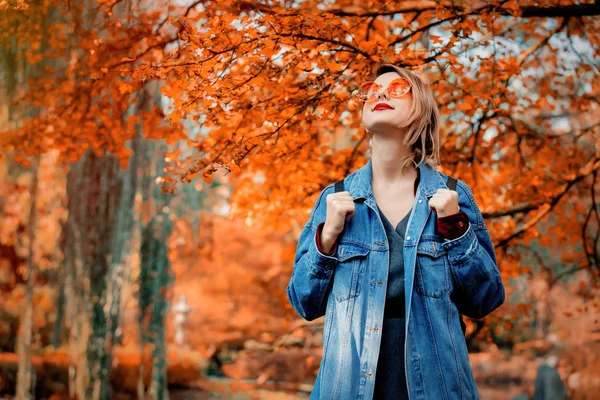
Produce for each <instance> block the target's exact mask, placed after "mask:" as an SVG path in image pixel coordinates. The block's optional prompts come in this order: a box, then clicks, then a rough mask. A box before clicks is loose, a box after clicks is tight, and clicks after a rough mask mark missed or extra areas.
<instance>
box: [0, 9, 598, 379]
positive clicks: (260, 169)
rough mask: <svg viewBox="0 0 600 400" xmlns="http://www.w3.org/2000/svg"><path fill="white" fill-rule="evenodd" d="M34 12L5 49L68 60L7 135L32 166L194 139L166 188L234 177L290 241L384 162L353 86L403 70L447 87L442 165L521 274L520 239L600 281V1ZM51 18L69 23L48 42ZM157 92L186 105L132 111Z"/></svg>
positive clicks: (249, 201) (30, 94) (32, 84)
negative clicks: (354, 174)
mask: <svg viewBox="0 0 600 400" xmlns="http://www.w3.org/2000/svg"><path fill="white" fill-rule="evenodd" d="M18 3H19V4H18V7H17V6H14V8H13V9H11V10H10V11H8V12H9V13H10V15H9V18H5V19H3V20H0V40H1V41H2V46H3V48H9V49H10V48H14V47H15V40H14V38H18V39H19V40H18V42H17V43H18V46H21V47H22V48H24V49H25V50H24V51H23V57H26V58H27V60H28V62H30V63H36V62H39V61H40V60H54V61H55V64H56V66H54V67H48V68H47V69H46V71H45V72H46V73H45V74H43V75H41V76H39V77H36V78H34V79H30V80H28V81H27V82H26V85H24V87H23V88H22V89H20V90H18V91H16V90H13V92H11V93H13V94H14V95H13V96H11V99H12V101H13V103H11V104H14V107H15V108H18V106H19V105H22V104H35V105H36V106H38V107H39V108H40V109H41V110H42V112H40V114H39V115H37V116H35V117H32V118H30V119H26V120H24V121H23V123H22V124H19V125H18V126H10V127H7V128H6V129H4V132H3V134H2V136H1V137H0V146H1V147H2V148H3V149H6V151H10V154H11V157H14V160H16V161H19V162H22V163H24V164H27V163H28V162H29V160H30V158H31V157H35V156H36V155H39V154H42V153H44V152H46V151H48V150H49V149H58V150H60V155H61V160H62V161H63V162H65V163H75V162H76V161H77V160H79V159H81V158H82V156H83V155H84V154H86V152H87V151H88V150H89V151H93V152H94V153H95V154H96V156H97V157H100V156H102V155H104V154H110V155H111V156H113V157H115V158H114V159H115V160H118V164H119V166H120V167H122V168H125V167H127V166H128V165H129V163H130V158H131V157H132V150H131V149H130V148H129V147H128V146H127V144H126V143H128V142H129V141H131V140H133V138H134V137H135V132H136V126H138V125H139V126H140V127H141V131H142V132H143V135H144V137H145V138H148V139H161V140H165V141H166V142H167V143H168V144H178V145H179V148H178V149H177V150H175V151H170V152H168V153H167V154H165V157H166V159H165V160H166V161H167V165H166V174H165V176H164V177H163V178H161V179H160V182H159V183H160V184H162V185H163V189H164V190H165V192H174V191H175V190H176V189H177V185H180V184H182V183H183V184H185V183H188V182H191V181H192V180H193V179H205V180H206V181H210V180H211V177H212V174H213V173H214V172H215V171H216V170H217V169H220V168H223V169H225V170H226V171H228V172H230V174H229V176H230V178H231V182H232V183H233V184H234V185H235V191H234V194H233V197H232V199H231V204H232V213H233V215H234V216H240V215H246V216H249V217H250V218H252V219H253V220H254V221H255V222H256V223H257V224H260V225H262V226H263V227H264V228H265V229H273V230H278V231H282V232H287V231H289V230H290V227H291V226H292V225H294V224H296V225H298V224H300V225H301V224H302V223H303V222H304V221H306V219H307V216H308V212H309V210H310V209H311V208H312V206H313V205H314V202H315V199H316V196H317V195H318V193H319V192H320V190H321V189H322V188H323V187H324V186H326V185H328V184H329V183H332V182H334V181H336V180H338V179H339V178H341V177H343V176H345V175H347V174H348V173H350V172H351V171H353V170H355V169H357V168H358V167H360V166H362V165H363V164H364V162H365V161H366V158H367V157H368V143H367V141H366V140H365V133H364V130H363V129H362V128H361V119H360V112H359V108H360V104H359V103H358V102H357V101H356V100H355V99H354V98H353V96H352V94H353V92H354V91H355V90H356V89H357V88H358V86H359V84H360V83H361V82H362V81H364V80H366V79H368V78H370V77H371V72H372V71H373V68H374V66H376V65H377V64H378V63H394V64H397V65H400V66H403V67H407V68H411V69H414V70H416V71H419V73H420V74H421V75H422V76H423V78H424V79H425V80H426V81H428V82H429V84H430V86H431V88H432V89H433V90H434V93H435V96H436V100H437V102H438V105H439V107H440V110H441V113H442V117H443V118H442V119H443V124H442V126H441V147H442V150H441V153H442V160H441V169H442V171H444V172H447V173H449V174H451V175H453V176H456V177H459V178H460V179H462V180H464V181H465V182H467V183H468V184H469V185H470V186H471V187H472V188H473V191H474V194H475V197H476V201H477V204H478V205H480V207H481V209H482V211H483V216H484V218H485V219H486V224H487V225H488V227H489V229H490V231H491V233H492V237H493V239H494V242H495V246H496V251H497V255H498V260H499V262H500V267H501V270H502V274H503V277H504V278H505V279H506V280H508V279H509V278H511V277H517V276H519V275H520V274H522V273H523V272H527V271H528V268H527V267H525V266H524V264H523V259H524V257H527V253H526V252H523V251H520V250H519V249H518V248H517V247H518V246H519V245H524V246H526V247H527V248H533V247H531V246H530V245H532V244H537V245H539V246H542V247H551V246H553V247H556V246H559V247H561V246H562V247H563V248H565V249H567V248H568V249H569V251H568V252H565V254H564V257H561V262H562V263H563V264H564V268H565V269H568V270H570V269H573V268H577V269H583V270H587V271H588V273H589V275H590V278H593V279H592V281H591V283H590V285H591V287H597V285H598V277H599V276H600V272H599V271H600V268H599V267H600V258H599V248H598V237H599V236H600V230H599V229H600V224H599V220H600V217H599V213H598V205H597V204H598V203H597V199H596V190H597V188H598V183H597V175H598V169H599V168H600V151H599V149H598V147H597V143H598V136H599V132H598V126H599V123H600V121H599V120H598V115H600V113H599V112H598V108H599V104H598V92H599V83H598V79H596V77H597V76H598V72H599V71H598V56H599V51H598V48H599V44H600V29H599V26H598V23H597V19H596V18H597V15H598V14H599V13H600V5H599V4H598V3H597V2H594V3H591V2H590V3H587V4H585V3H583V4H582V3H575V2H568V1H565V2H561V3H559V4H556V3H555V2H550V1H536V2H533V1H519V2H517V1H506V0H498V1H496V0H494V1H477V2H472V1H453V2H450V1H440V2H438V1H403V2H396V3H393V2H392V3H390V2H384V1H370V2H366V3H359V2H354V1H346V0H340V1H335V2H329V3H327V4H325V3H323V2H317V1H301V2H283V1H282V2H261V1H244V0H235V1H232V0H223V1H190V2H186V3H180V5H175V4H172V3H170V4H169V5H168V6H164V5H163V4H160V5H158V4H155V3H152V2H141V3H136V2H129V1H121V2H117V1H101V2H98V3H93V2H91V1H90V2H85V3H83V4H79V3H78V4H74V3H64V2H58V1H54V2H52V1H50V2H46V3H43V4H38V3H25V4H28V5H29V7H28V8H27V7H25V8H23V7H22V6H21V5H22V4H23V3H24V2H18ZM5 4H6V2H5V3H2V4H1V5H0V6H2V7H6V5H5ZM15 4H16V3H15ZM52 13H59V14H61V15H63V16H64V19H63V20H62V22H61V23H57V24H54V25H52V26H51V27H49V28H48V29H47V30H46V31H43V32H42V31H41V29H40V26H41V24H40V23H39V21H40V20H42V19H43V18H45V17H46V16H47V15H50V14H52ZM82 16H84V17H82ZM83 18H85V21H86V23H84V22H83ZM42 36H45V37H46V39H47V40H48V43H50V48H49V49H44V48H42V47H40V46H39V42H40V40H41V37H42ZM58 66H60V68H58ZM12 67H13V65H12V64H10V63H8V64H7V65H6V69H7V70H9V71H12V70H14V68H12ZM11 68H12V69H11ZM153 81H156V83H158V84H159V85H160V92H161V94H162V96H164V97H165V98H166V99H168V104H167V105H166V106H165V107H163V106H162V105H161V104H159V103H151V104H150V105H148V107H147V108H146V107H140V108H136V109H135V110H136V111H135V112H126V110H131V109H132V107H134V106H135V104H137V103H138V102H139V101H140V99H142V96H141V93H142V92H143V89H144V88H145V87H147V86H148V85H150V84H151V83H155V82H153ZM9 86H11V87H12V88H13V89H14V88H16V87H18V85H15V84H14V82H13V83H12V84H11V85H9ZM40 88H43V90H42V89H40ZM111 160H112V158H111ZM111 168H114V165H113V164H111ZM112 171H114V169H112ZM115 173H116V172H115ZM107 367H108V368H110V365H107Z"/></svg>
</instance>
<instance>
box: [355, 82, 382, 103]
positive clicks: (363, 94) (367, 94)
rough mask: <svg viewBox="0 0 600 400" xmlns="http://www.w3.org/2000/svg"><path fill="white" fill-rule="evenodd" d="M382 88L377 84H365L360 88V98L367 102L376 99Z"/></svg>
mask: <svg viewBox="0 0 600 400" xmlns="http://www.w3.org/2000/svg"><path fill="white" fill-rule="evenodd" d="M379 89H380V86H379V85H378V84H377V83H375V82H365V83H363V84H362V85H360V88H358V98H359V99H361V100H362V101H367V100H369V99H372V98H374V97H375V95H376V94H377V93H378V92H379Z"/></svg>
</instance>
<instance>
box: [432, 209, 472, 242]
mask: <svg viewBox="0 0 600 400" xmlns="http://www.w3.org/2000/svg"><path fill="white" fill-rule="evenodd" d="M436 228H437V231H438V233H439V234H440V235H442V236H443V237H444V239H449V240H452V239H456V238H457V237H460V236H462V235H464V234H465V232H466V231H467V229H469V216H468V215H467V213H465V212H464V211H459V212H457V213H456V214H452V215H447V216H445V217H442V218H438V219H437V220H436Z"/></svg>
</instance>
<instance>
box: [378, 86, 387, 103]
mask: <svg viewBox="0 0 600 400" xmlns="http://www.w3.org/2000/svg"><path fill="white" fill-rule="evenodd" d="M381 96H383V97H384V98H385V99H386V100H388V95H387V88H381V89H379V93H377V99H379V98H381Z"/></svg>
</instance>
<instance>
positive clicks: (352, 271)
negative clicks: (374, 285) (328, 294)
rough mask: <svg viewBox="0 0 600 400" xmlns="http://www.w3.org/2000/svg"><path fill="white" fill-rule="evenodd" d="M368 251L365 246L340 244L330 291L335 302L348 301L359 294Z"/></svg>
mask: <svg viewBox="0 0 600 400" xmlns="http://www.w3.org/2000/svg"><path fill="white" fill-rule="evenodd" d="M369 251H370V249H369V248H367V247H366V246H360V245H358V244H355V243H348V242H346V243H344V242H343V241H342V242H340V247H339V248H338V260H339V263H338V265H336V267H335V270H334V275H333V288H332V289H331V291H332V293H333V296H334V298H335V300H336V301H338V302H342V301H348V300H350V299H353V298H355V297H356V296H358V295H359V294H360V292H361V287H362V286H363V284H362V280H363V275H364V271H365V267H366V265H367V255H368V254H369Z"/></svg>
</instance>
